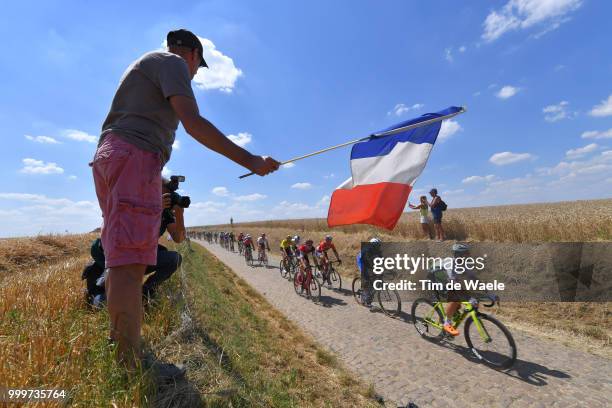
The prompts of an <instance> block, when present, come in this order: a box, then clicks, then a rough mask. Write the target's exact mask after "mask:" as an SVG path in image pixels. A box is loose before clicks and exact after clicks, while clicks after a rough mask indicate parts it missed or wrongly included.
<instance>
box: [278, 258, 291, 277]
mask: <svg viewBox="0 0 612 408" xmlns="http://www.w3.org/2000/svg"><path fill="white" fill-rule="evenodd" d="M278 269H280V275H281V278H283V279H287V275H289V268H288V267H287V262H286V261H285V260H281V261H280V263H279V266H278Z"/></svg>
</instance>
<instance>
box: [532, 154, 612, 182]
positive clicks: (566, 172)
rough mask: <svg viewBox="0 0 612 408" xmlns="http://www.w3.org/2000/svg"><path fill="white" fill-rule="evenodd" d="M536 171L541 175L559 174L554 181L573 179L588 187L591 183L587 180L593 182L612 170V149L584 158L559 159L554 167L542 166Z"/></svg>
mask: <svg viewBox="0 0 612 408" xmlns="http://www.w3.org/2000/svg"><path fill="white" fill-rule="evenodd" d="M538 172H539V173H540V174H542V175H548V176H551V175H556V176H559V179H558V180H557V181H556V183H564V182H568V181H574V182H580V183H581V184H582V186H584V187H590V186H592V185H593V184H589V183H587V181H592V182H594V181H596V180H598V178H600V177H605V176H609V174H610V173H611V172H612V150H605V151H603V152H601V153H600V154H598V155H594V156H591V157H590V158H589V159H586V160H572V161H561V162H559V164H557V165H556V166H555V167H544V168H541V169H538Z"/></svg>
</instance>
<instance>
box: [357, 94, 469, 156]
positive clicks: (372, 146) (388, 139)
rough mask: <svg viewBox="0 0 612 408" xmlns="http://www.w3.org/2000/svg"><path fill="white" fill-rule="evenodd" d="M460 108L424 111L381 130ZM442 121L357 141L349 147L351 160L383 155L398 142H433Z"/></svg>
mask: <svg viewBox="0 0 612 408" xmlns="http://www.w3.org/2000/svg"><path fill="white" fill-rule="evenodd" d="M460 110H461V108H460V107H457V106H451V107H449V108H447V109H444V110H441V111H439V112H435V113H426V114H424V115H422V116H419V117H418V118H415V119H410V120H407V121H404V122H401V123H398V124H396V125H393V126H391V127H390V128H387V129H385V130H382V131H381V132H379V133H382V132H388V131H390V130H394V129H398V128H401V127H404V126H409V125H413V124H416V123H421V122H424V121H426V120H429V119H433V118H439V117H441V116H446V115H450V114H453V113H457V112H459V111H460ZM441 124H442V122H435V123H432V124H431V125H427V126H423V127H418V128H415V129H410V130H407V131H405V132H401V133H398V134H395V135H392V136H380V137H376V136H372V137H371V138H370V139H369V140H366V141H364V142H361V143H357V144H355V145H354V146H353V148H352V149H351V160H352V159H361V158H365V157H374V156H384V155H386V154H389V152H391V150H393V148H394V147H395V145H396V144H397V143H399V142H411V143H417V144H421V143H430V144H434V143H435V142H436V139H437V137H438V133H439V132H440V126H441Z"/></svg>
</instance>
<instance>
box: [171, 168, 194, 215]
mask: <svg viewBox="0 0 612 408" xmlns="http://www.w3.org/2000/svg"><path fill="white" fill-rule="evenodd" d="M183 181H185V176H170V181H168V182H167V183H166V188H167V189H168V190H170V205H171V206H172V207H174V206H175V205H178V206H179V207H183V208H188V207H189V205H190V204H191V198H189V197H188V196H182V195H180V194H179V193H177V192H176V190H178V188H179V183H181V182H183Z"/></svg>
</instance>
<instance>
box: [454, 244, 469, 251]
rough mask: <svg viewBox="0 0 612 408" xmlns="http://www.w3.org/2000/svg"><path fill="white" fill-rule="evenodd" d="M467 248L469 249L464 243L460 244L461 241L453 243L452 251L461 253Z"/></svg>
mask: <svg viewBox="0 0 612 408" xmlns="http://www.w3.org/2000/svg"><path fill="white" fill-rule="evenodd" d="M469 250H470V247H469V246H468V245H466V244H461V243H456V244H453V252H454V253H463V252H468V251H469Z"/></svg>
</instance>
